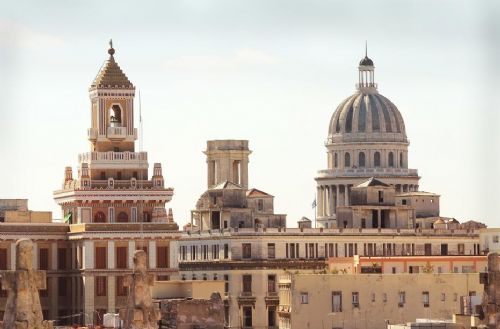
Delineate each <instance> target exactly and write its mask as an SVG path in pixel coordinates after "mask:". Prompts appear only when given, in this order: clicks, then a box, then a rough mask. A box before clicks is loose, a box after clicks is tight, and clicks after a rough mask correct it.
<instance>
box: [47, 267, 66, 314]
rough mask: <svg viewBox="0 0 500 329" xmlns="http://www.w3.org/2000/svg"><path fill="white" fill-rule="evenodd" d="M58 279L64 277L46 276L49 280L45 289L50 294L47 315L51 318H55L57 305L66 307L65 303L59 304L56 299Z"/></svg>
mask: <svg viewBox="0 0 500 329" xmlns="http://www.w3.org/2000/svg"><path fill="white" fill-rule="evenodd" d="M49 263H50V262H49ZM60 279H64V277H61V278H59V277H47V282H49V281H50V284H49V286H48V287H47V289H49V291H48V293H49V296H50V298H49V303H50V308H49V315H50V318H51V319H55V318H57V313H58V310H59V307H61V308H63V307H64V308H65V307H66V305H59V303H58V300H57V299H58V296H59V293H58V289H59V285H58V280H60Z"/></svg>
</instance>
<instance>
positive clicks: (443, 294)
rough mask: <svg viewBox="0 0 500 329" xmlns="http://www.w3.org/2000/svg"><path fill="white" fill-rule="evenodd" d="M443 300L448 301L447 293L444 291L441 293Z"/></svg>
mask: <svg viewBox="0 0 500 329" xmlns="http://www.w3.org/2000/svg"><path fill="white" fill-rule="evenodd" d="M441 301H442V302H444V301H446V294H445V293H444V292H442V293H441Z"/></svg>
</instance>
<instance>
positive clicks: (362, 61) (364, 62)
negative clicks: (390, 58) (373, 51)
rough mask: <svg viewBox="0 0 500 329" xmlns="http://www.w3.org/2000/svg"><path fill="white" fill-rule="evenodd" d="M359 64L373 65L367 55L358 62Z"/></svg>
mask: <svg viewBox="0 0 500 329" xmlns="http://www.w3.org/2000/svg"><path fill="white" fill-rule="evenodd" d="M359 65H363V66H373V61H372V60H371V59H370V58H368V56H365V58H363V59H362V60H361V61H360V62H359Z"/></svg>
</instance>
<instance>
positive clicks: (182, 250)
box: [180, 246, 187, 260]
mask: <svg viewBox="0 0 500 329" xmlns="http://www.w3.org/2000/svg"><path fill="white" fill-rule="evenodd" d="M180 254H181V257H180V258H181V260H187V246H181V248H180Z"/></svg>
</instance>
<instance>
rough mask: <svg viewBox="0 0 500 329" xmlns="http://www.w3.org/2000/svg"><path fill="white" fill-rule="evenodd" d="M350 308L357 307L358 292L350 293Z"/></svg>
mask: <svg viewBox="0 0 500 329" xmlns="http://www.w3.org/2000/svg"><path fill="white" fill-rule="evenodd" d="M352 307H359V292H353V293H352Z"/></svg>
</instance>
